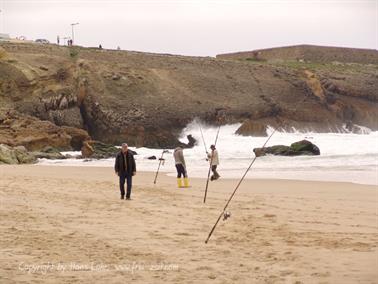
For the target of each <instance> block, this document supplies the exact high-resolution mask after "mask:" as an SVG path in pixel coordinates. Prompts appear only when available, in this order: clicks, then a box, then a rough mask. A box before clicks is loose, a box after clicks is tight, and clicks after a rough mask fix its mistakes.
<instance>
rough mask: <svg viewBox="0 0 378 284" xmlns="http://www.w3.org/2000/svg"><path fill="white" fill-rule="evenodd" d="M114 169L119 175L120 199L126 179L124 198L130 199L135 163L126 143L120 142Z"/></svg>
mask: <svg viewBox="0 0 378 284" xmlns="http://www.w3.org/2000/svg"><path fill="white" fill-rule="evenodd" d="M114 170H115V173H116V175H118V176H119V189H120V191H121V199H124V198H125V181H127V192H126V200H130V195H131V186H132V177H133V176H135V174H136V165H135V159H134V155H133V154H132V153H131V151H129V150H128V146H127V144H126V143H123V144H122V150H121V151H120V152H119V153H118V154H117V156H116V160H115V165H114Z"/></svg>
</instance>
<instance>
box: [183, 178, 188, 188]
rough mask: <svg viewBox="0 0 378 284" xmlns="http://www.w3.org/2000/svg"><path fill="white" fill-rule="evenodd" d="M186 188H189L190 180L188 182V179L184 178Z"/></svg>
mask: <svg viewBox="0 0 378 284" xmlns="http://www.w3.org/2000/svg"><path fill="white" fill-rule="evenodd" d="M184 187H189V180H188V178H184Z"/></svg>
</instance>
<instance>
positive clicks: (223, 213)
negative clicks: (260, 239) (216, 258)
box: [205, 95, 307, 244]
mask: <svg viewBox="0 0 378 284" xmlns="http://www.w3.org/2000/svg"><path fill="white" fill-rule="evenodd" d="M306 99H307V95H305V97H304V98H303V101H302V102H301V103H299V104H297V106H296V108H295V109H294V111H293V112H294V113H295V111H296V110H297V109H298V107H299V105H301V104H302V103H304V102H305V100H306ZM284 121H285V120H281V122H280V123H279V125H278V126H277V127H275V128H274V129H273V131H272V133H271V134H270V135H269V136H268V139H266V141H265V143H264V145H263V146H262V147H261V148H262V149H264V148H265V146H266V144H268V142H269V140H270V138H272V136H273V135H274V133H276V131H277V129H278V128H280V127H281V126H283V124H284ZM256 159H257V156H256V155H255V157H254V158H253V160H252V162H251V163H250V164H249V166H248V168H247V170H246V171H245V173H244V174H243V176H242V177H241V179H240V180H239V182H238V184H237V185H236V187H235V189H234V191H233V192H232V194H231V196H230V197H229V199H228V200H227V202H226V205H225V206H224V208H223V210H222V211H221V213H220V214H219V217H218V219H217V221H216V222H215V224H214V226H213V227H212V229H211V231H210V233H209V235H208V237H207V239H206V241H205V244H207V243H208V241H209V240H210V238H211V235H212V234H213V232H214V231H215V228H216V227H217V225H218V223H219V221H220V219H221V218H222V216H223V220H227V219H228V218H229V217H230V216H231V214H230V213H229V212H226V209H227V207H228V205H229V204H230V202H231V200H232V198H233V197H234V195H235V194H236V191H237V190H238V189H239V186H240V185H241V183H242V182H243V180H244V178H245V176H246V175H247V173H248V172H249V170H250V169H251V167H252V166H253V164H254V163H255V161H256Z"/></svg>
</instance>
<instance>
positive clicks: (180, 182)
mask: <svg viewBox="0 0 378 284" xmlns="http://www.w3.org/2000/svg"><path fill="white" fill-rule="evenodd" d="M177 187H182V179H181V178H177Z"/></svg>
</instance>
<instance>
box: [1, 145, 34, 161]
mask: <svg viewBox="0 0 378 284" xmlns="http://www.w3.org/2000/svg"><path fill="white" fill-rule="evenodd" d="M36 162H37V159H36V157H34V155H32V154H31V153H29V152H28V151H27V150H26V148H25V147H24V146H17V147H11V146H8V145H5V144H0V164H33V163H36Z"/></svg>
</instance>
